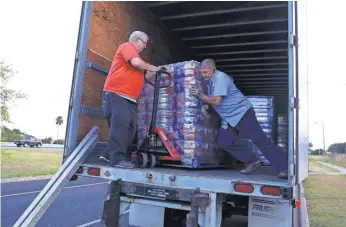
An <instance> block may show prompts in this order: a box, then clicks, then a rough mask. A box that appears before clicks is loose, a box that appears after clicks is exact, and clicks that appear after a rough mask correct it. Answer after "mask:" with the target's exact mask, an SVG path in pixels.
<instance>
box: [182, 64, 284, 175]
mask: <svg viewBox="0 0 346 227" xmlns="http://www.w3.org/2000/svg"><path fill="white" fill-rule="evenodd" d="M200 71H201V74H202V76H203V78H204V79H205V80H207V81H209V85H208V95H205V94H203V92H202V90H201V89H200V88H199V87H196V86H192V87H191V88H190V90H189V93H190V95H192V96H195V97H196V98H198V99H201V100H202V101H203V102H204V103H206V104H204V105H203V106H202V109H201V112H202V114H203V115H205V116H206V117H209V114H208V112H209V111H210V109H209V105H208V104H210V105H211V106H212V107H213V108H214V110H215V111H216V112H217V113H218V114H219V115H220V117H221V119H222V123H221V127H220V129H219V138H218V145H219V146H220V147H221V148H223V149H224V150H225V151H227V152H228V153H229V154H230V155H232V156H233V157H235V158H236V159H238V160H240V161H242V162H243V163H244V164H245V166H246V168H245V169H243V170H241V173H244V174H249V173H251V172H253V171H254V170H255V169H257V168H259V167H260V166H261V161H260V160H259V159H258V158H257V156H256V155H255V154H254V153H253V152H251V151H242V152H236V151H233V150H232V149H231V145H232V144H233V143H234V142H235V141H236V140H237V138H240V137H241V138H247V139H250V140H252V141H253V143H254V144H255V145H256V146H257V147H258V148H259V149H260V150H261V152H262V154H263V155H264V156H265V157H266V158H267V159H268V161H269V162H270V163H271V164H272V167H273V169H274V171H275V172H276V173H277V174H278V175H279V178H283V179H287V177H288V176H287V169H288V160H287V157H285V153H284V151H283V150H282V149H281V148H280V147H278V146H276V145H275V144H274V143H272V141H271V140H270V139H269V138H268V137H267V136H266V134H265V133H264V132H263V130H262V128H261V126H260V124H259V123H258V121H257V118H256V114H255V111H254V109H253V107H252V105H251V103H250V102H249V101H248V100H247V98H246V97H245V96H244V95H243V94H242V93H241V92H240V91H239V90H238V88H237V87H236V86H235V84H234V83H233V78H232V77H230V76H228V75H227V74H225V73H223V72H220V71H218V70H216V67H215V62H214V60H212V59H205V60H204V61H202V62H201V67H200Z"/></svg>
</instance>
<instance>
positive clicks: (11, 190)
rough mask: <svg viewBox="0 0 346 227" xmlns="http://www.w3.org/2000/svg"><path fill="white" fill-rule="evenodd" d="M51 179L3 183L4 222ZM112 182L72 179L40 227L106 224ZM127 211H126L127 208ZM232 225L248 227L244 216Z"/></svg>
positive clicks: (125, 218) (125, 226) (5, 225)
mask: <svg viewBox="0 0 346 227" xmlns="http://www.w3.org/2000/svg"><path fill="white" fill-rule="evenodd" d="M47 182H48V180H34V181H22V182H12V183H2V184H1V217H2V218H1V226H2V227H11V226H13V224H14V223H15V222H16V221H17V219H18V218H19V217H20V216H21V214H23V212H24V211H25V209H26V208H27V207H28V206H29V205H30V203H31V202H32V201H33V200H34V199H35V198H36V196H37V195H38V193H39V192H40V190H42V188H43V187H44V186H45V185H46V184H47ZM107 183H108V182H106V181H104V180H99V179H92V178H80V179H78V180H77V181H74V182H69V183H68V185H66V187H65V188H64V189H63V191H62V192H61V193H60V195H58V197H57V198H56V200H55V201H54V202H53V203H52V205H51V206H50V207H49V208H48V210H47V212H46V213H45V214H44V215H43V216H42V218H41V219H40V220H39V222H38V223H37V225H36V226H37V227H50V226H52V227H53V226H54V227H86V226H90V227H103V226H104V225H102V224H101V223H100V218H101V216H102V208H103V201H104V200H105V199H106V195H107V186H108V184H107ZM125 213H126V211H125ZM232 222H233V223H232V225H229V224H231V223H229V224H227V225H226V226H234V227H246V226H247V223H246V222H244V218H240V219H235V220H233V221H232ZM120 226H121V227H129V225H128V213H126V214H124V215H122V217H121V219H120Z"/></svg>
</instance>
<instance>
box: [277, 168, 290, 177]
mask: <svg viewBox="0 0 346 227" xmlns="http://www.w3.org/2000/svg"><path fill="white" fill-rule="evenodd" d="M278 177H279V178H280V179H288V171H287V170H283V171H281V172H280V173H279V175H278Z"/></svg>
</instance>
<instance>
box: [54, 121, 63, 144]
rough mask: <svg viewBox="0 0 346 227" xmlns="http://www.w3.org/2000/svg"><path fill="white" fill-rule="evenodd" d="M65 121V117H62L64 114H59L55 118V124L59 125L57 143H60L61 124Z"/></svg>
mask: <svg viewBox="0 0 346 227" xmlns="http://www.w3.org/2000/svg"><path fill="white" fill-rule="evenodd" d="M63 123H64V119H63V118H62V116H58V117H57V118H56V120H55V124H56V125H57V126H58V134H57V137H56V144H59V128H60V125H62V124H63Z"/></svg>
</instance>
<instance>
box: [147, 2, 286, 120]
mask: <svg viewBox="0 0 346 227" xmlns="http://www.w3.org/2000/svg"><path fill="white" fill-rule="evenodd" d="M145 5H146V6H147V7H148V8H149V9H150V10H151V11H152V12H153V13H154V14H155V15H156V16H157V18H160V19H161V20H162V21H163V23H164V24H165V25H166V26H167V28H169V29H170V30H171V31H173V32H174V33H175V34H176V36H177V37H179V38H180V39H181V41H182V42H183V44H184V45H185V46H186V47H187V48H188V49H189V50H190V51H191V52H192V53H193V55H194V60H198V61H201V60H203V59H204V58H213V59H215V60H216V63H217V68H218V69H220V70H221V71H224V72H226V73H228V74H229V75H231V76H233V77H234V80H235V83H236V85H237V86H238V88H239V89H240V90H241V91H242V92H243V93H244V94H245V95H270V96H274V97H275V100H276V110H277V112H281V113H286V112H287V108H288V107H287V106H288V54H287V51H288V32H287V30H288V25H287V24H288V15H287V7H288V6H287V2H146V3H145Z"/></svg>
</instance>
